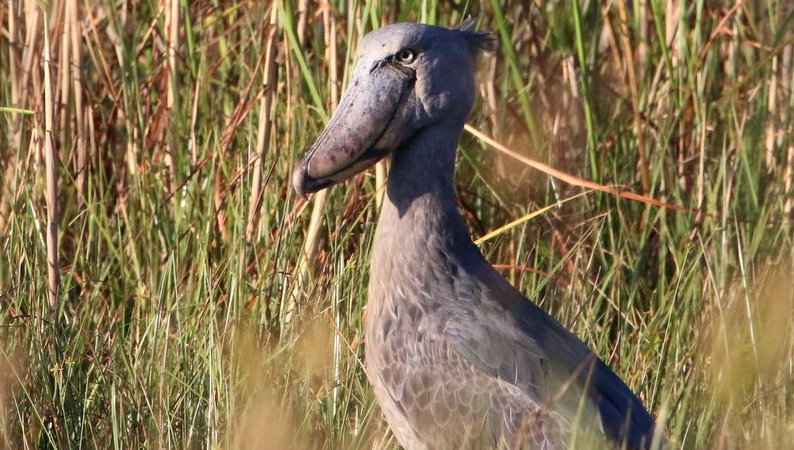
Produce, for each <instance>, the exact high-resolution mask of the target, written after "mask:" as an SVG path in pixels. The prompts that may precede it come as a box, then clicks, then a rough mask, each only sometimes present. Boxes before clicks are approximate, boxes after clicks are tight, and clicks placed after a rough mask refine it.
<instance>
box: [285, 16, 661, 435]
mask: <svg viewBox="0 0 794 450" xmlns="http://www.w3.org/2000/svg"><path fill="white" fill-rule="evenodd" d="M489 46H493V38H492V37H491V36H490V35H489V34H487V33H478V32H475V31H474V26H473V21H471V20H468V21H466V22H464V23H463V24H462V25H461V26H460V27H458V28H455V29H446V28H440V27H435V26H429V25H420V24H415V23H400V24H395V25H390V26H386V27H383V28H380V29H378V30H375V31H373V32H371V33H369V34H367V35H366V36H365V37H364V39H363V40H362V41H361V43H360V45H359V48H358V62H357V64H356V67H355V70H354V72H353V75H352V79H351V82H350V85H349V87H348V88H347V91H346V92H345V93H344V95H343V97H342V100H341V102H340V104H339V107H338V109H337V110H336V111H335V112H334V114H333V116H332V117H331V119H330V121H329V122H328V125H327V127H326V128H325V130H324V131H323V132H322V134H320V136H319V137H318V138H317V142H316V143H315V144H314V145H313V146H312V147H311V148H310V149H309V150H308V152H307V153H306V154H305V155H304V156H303V158H302V159H301V160H300V162H299V163H298V164H297V167H296V169H295V172H294V174H293V180H292V181H293V185H294V188H295V190H296V191H297V192H298V193H299V194H301V195H306V194H308V193H312V192H316V191H319V190H321V189H323V188H326V187H328V186H331V185H333V184H335V183H338V182H341V181H343V180H345V179H347V178H350V177H351V176H353V175H355V174H357V173H359V172H361V171H363V170H365V169H367V168H368V167H370V166H372V165H373V164H375V163H376V162H377V161H379V160H380V159H381V158H384V157H386V156H387V155H390V157H391V168H390V173H389V176H388V182H387V187H386V193H385V198H384V202H383V205H382V209H381V212H380V219H379V221H378V225H377V231H376V234H375V242H374V246H373V249H372V263H371V273H370V280H369V301H368V305H367V309H366V321H365V324H366V325H365V326H366V334H365V339H366V341H365V346H366V370H367V375H368V377H369V379H370V381H371V383H372V386H373V388H374V392H375V396H376V398H377V400H378V402H379V404H380V406H381V408H382V410H383V413H384V415H385V416H386V419H387V421H388V423H389V425H390V426H391V429H392V431H393V432H394V435H395V436H396V438H397V440H398V441H399V442H400V444H401V445H402V446H403V447H404V448H405V449H406V450H446V449H456V450H457V449H462V448H471V449H492V448H508V449H525V448H529V449H568V448H573V447H574V446H575V447H576V448H588V449H589V448H599V449H600V448H631V449H646V448H650V443H651V438H652V435H653V430H654V421H653V419H652V418H651V416H650V415H649V414H648V412H647V411H646V409H645V408H644V407H643V405H642V403H640V401H639V400H638V399H637V397H636V396H635V395H634V393H632V391H631V390H630V389H629V388H628V387H627V386H626V385H625V384H624V383H623V381H621V379H620V378H619V377H618V376H617V375H615V373H614V372H612V370H610V368H609V367H607V366H606V365H605V364H604V363H603V362H602V361H601V360H600V359H598V357H597V356H595V355H594V354H593V352H592V351H590V350H589V349H588V348H587V346H586V345H585V344H584V343H583V342H582V341H581V340H579V339H578V338H577V337H576V336H574V335H573V334H572V333H571V332H569V331H568V330H566V329H565V328H564V327H563V326H562V325H561V324H560V323H558V322H557V321H555V320H554V319H553V318H551V317H550V316H549V315H548V314H546V313H545V312H543V311H542V310H541V309H540V308H539V307H538V306H536V305H535V304H534V303H533V302H531V301H530V300H528V299H527V298H526V297H525V296H524V295H522V294H521V293H520V292H519V291H518V290H517V289H515V288H514V287H513V286H511V285H510V284H509V283H508V282H507V281H506V280H505V279H504V278H503V277H502V276H501V275H500V274H499V273H497V272H496V270H494V268H493V267H492V266H491V265H490V264H489V263H488V261H486V260H485V258H484V257H483V255H482V253H481V252H480V251H479V249H478V248H477V247H476V246H475V245H474V243H473V242H472V240H471V238H470V236H469V234H468V232H467V230H466V227H465V226H464V222H463V219H462V217H461V215H460V213H459V212H458V208H457V206H456V203H455V186H454V182H453V176H454V171H455V156H456V151H457V144H458V140H459V138H460V135H461V132H462V130H463V125H464V122H465V121H466V118H467V116H468V115H469V112H470V110H471V107H472V103H473V102H474V96H475V89H474V75H475V66H476V60H477V55H478V53H479V52H480V51H481V50H483V49H484V48H486V47H489Z"/></svg>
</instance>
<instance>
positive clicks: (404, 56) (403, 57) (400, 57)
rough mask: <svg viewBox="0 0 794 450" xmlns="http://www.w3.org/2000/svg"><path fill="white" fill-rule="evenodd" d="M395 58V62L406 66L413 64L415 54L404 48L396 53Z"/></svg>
mask: <svg viewBox="0 0 794 450" xmlns="http://www.w3.org/2000/svg"><path fill="white" fill-rule="evenodd" d="M396 58H397V61H399V62H401V63H403V64H408V63H412V62H414V59H416V53H415V52H414V51H413V50H411V49H410V48H404V49H402V50H400V51H399V52H397V55H396Z"/></svg>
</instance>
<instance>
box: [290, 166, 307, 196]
mask: <svg viewBox="0 0 794 450" xmlns="http://www.w3.org/2000/svg"><path fill="white" fill-rule="evenodd" d="M306 178H307V174H306V168H305V167H303V164H298V167H296V168H295V171H294V172H292V188H293V189H295V192H297V193H298V195H300V196H301V197H306V194H308V193H309V192H308V189H307V186H306Z"/></svg>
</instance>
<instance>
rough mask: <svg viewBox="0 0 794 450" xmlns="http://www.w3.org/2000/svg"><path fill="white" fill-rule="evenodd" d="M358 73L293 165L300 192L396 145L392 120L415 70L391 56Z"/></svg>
mask: <svg viewBox="0 0 794 450" xmlns="http://www.w3.org/2000/svg"><path fill="white" fill-rule="evenodd" d="M359 64H361V63H359ZM368 65H369V64H368ZM356 72H357V74H356V75H355V76H354V79H353V81H352V83H351V84H350V86H349V87H348V89H347V91H346V92H345V94H344V96H343V97H342V101H341V103H340V104H339V107H338V108H337V110H336V111H335V112H334V114H333V116H332V117H331V120H330V121H329V122H328V125H327V126H326V127H325V130H323V132H322V133H321V134H320V137H319V138H317V142H315V143H314V145H313V146H312V147H311V148H310V149H309V151H308V152H306V154H305V155H304V156H303V158H301V160H300V161H299V162H298V166H297V167H296V168H295V171H294V173H293V175H292V184H293V186H294V187H295V190H296V191H297V192H298V193H299V194H301V195H306V194H309V193H312V192H317V191H319V190H321V189H323V188H326V187H328V186H331V185H332V184H335V183H338V182H340V181H343V180H345V179H346V178H348V177H350V176H352V175H355V174H356V173H358V172H361V171H363V170H364V169H367V168H369V167H371V166H372V165H374V164H375V163H376V162H378V160H380V159H381V158H382V157H384V156H385V155H386V154H388V153H389V152H390V151H391V150H393V149H394V148H393V147H394V144H395V142H394V141H395V139H394V138H395V137H396V136H394V134H395V133H394V131H395V130H390V128H392V127H391V126H390V125H392V119H393V118H394V116H395V113H396V112H397V111H398V109H399V108H400V106H401V104H402V103H403V102H404V101H405V97H406V93H408V92H409V91H410V90H411V89H412V88H413V84H414V81H415V80H416V73H415V72H414V71H413V70H412V69H410V68H407V67H404V66H402V65H400V64H397V63H396V62H392V61H389V60H380V61H375V62H372V63H371V66H370V68H369V70H364V71H360V70H357V71H356ZM358 72H364V73H358Z"/></svg>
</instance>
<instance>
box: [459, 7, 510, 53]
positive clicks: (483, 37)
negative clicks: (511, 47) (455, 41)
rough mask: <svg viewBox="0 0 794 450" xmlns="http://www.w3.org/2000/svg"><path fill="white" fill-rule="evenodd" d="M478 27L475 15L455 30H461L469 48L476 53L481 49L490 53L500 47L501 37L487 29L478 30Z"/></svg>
mask: <svg viewBox="0 0 794 450" xmlns="http://www.w3.org/2000/svg"><path fill="white" fill-rule="evenodd" d="M476 28H477V22H476V21H475V20H474V17H472V16H469V17H467V18H466V20H464V21H463V22H461V23H460V25H458V26H456V27H455V28H453V30H457V31H459V32H460V33H461V34H462V35H463V38H464V39H465V40H466V42H467V43H468V44H469V48H470V49H471V50H473V51H474V52H476V53H479V52H480V51H484V52H489V53H490V52H494V51H496V49H498V48H499V39H497V38H496V36H494V35H493V34H491V33H488V32H487V31H476Z"/></svg>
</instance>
